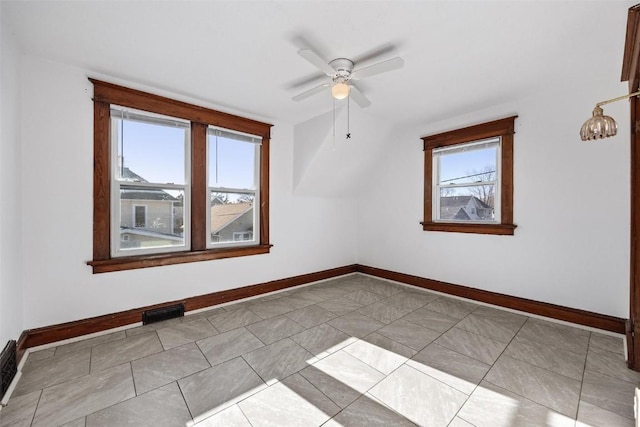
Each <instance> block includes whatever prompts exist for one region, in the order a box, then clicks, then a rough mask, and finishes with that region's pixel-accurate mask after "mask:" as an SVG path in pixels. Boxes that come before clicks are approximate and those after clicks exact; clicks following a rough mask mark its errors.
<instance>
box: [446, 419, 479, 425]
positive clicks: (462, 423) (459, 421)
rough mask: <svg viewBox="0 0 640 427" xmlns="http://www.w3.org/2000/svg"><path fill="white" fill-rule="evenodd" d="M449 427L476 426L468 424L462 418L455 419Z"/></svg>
mask: <svg viewBox="0 0 640 427" xmlns="http://www.w3.org/2000/svg"><path fill="white" fill-rule="evenodd" d="M447 427H474V425H473V424H471V423H468V422H466V421H465V420H463V419H462V418H459V417H455V418H454V419H453V421H451V422H450V423H449V425H448V426H447Z"/></svg>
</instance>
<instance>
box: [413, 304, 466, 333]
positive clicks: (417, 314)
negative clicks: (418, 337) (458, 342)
mask: <svg viewBox="0 0 640 427" xmlns="http://www.w3.org/2000/svg"><path fill="white" fill-rule="evenodd" d="M426 307H429V306H428V305H427V306H426ZM403 319H404V320H407V321H409V322H411V323H415V324H416V325H420V326H424V327H425V328H429V329H431V330H433V331H436V332H440V333H443V332H446V331H448V330H449V329H451V328H452V327H453V325H455V324H456V323H458V322H459V319H457V318H455V317H452V316H449V315H447V314H443V313H438V312H437V311H431V310H428V309H427V308H419V309H417V310H415V311H413V312H411V313H409V314H407V315H406V316H404V317H403Z"/></svg>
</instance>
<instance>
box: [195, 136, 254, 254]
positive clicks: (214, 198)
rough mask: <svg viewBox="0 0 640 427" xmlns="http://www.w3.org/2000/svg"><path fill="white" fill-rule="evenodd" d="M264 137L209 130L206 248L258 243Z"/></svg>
mask: <svg viewBox="0 0 640 427" xmlns="http://www.w3.org/2000/svg"><path fill="white" fill-rule="evenodd" d="M260 141H261V138H259V137H257V136H253V135H246V134H242V133H238V132H232V131H229V130H227V129H220V128H216V127H212V126H210V127H209V128H208V130H207V152H208V168H207V174H208V183H209V184H208V187H209V188H208V191H209V193H208V194H209V210H208V213H209V221H208V226H209V233H208V235H209V236H210V239H209V241H208V244H207V246H208V247H211V248H215V247H220V246H233V245H246V244H255V243H256V240H255V238H254V236H258V235H259V230H258V227H259V223H260V222H259V218H258V213H259V210H258V209H254V206H258V205H259V203H260V201H259V194H260V193H259V187H260V169H259V166H260V162H259V161H258V160H259V158H260Z"/></svg>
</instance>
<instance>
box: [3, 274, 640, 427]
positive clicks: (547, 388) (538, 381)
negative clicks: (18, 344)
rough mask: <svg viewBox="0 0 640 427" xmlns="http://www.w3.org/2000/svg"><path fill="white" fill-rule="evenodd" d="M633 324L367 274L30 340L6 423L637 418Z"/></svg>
mask: <svg viewBox="0 0 640 427" xmlns="http://www.w3.org/2000/svg"><path fill="white" fill-rule="evenodd" d="M636 385H640V374H639V373H637V372H633V371H630V370H628V369H627V368H626V366H625V363H624V357H623V345H622V339H621V338H620V337H615V336H610V335H606V334H600V333H596V332H589V331H585V330H584V329H579V328H573V327H570V326H565V325H560V324H558V323H553V322H547V321H544V320H540V319H534V318H529V317H527V316H523V315H519V314H514V313H510V312H507V311H504V310H497V309H494V308H490V307H486V306H480V305H477V304H473V303H471V302H466V301H461V300H458V299H453V298H449V297H446V296H441V295H439V294H435V293H431V292H427V291H423V290H420V289H414V288H410V287H406V286H401V285H397V284H393V283H390V282H386V281H382V280H377V279H374V278H371V277H368V276H364V275H350V276H344V277H341V278H338V279H334V280H330V281H326V282H322V283H318V284H315V285H312V286H308V287H302V288H298V289H293V290H290V291H286V292H281V293H277V294H272V295H267V296H265V297H262V298H259V299H254V300H249V301H243V302H239V303H237V304H233V305H227V306H224V307H216V308H212V309H211V310H209V311H207V312H203V313H198V314H196V315H193V316H186V317H184V318H181V319H173V320H171V321H167V322H164V323H161V324H152V325H147V326H142V327H137V328H132V329H128V330H126V331H120V332H115V333H111V334H106V335H102V336H99V337H96V338H91V339H87V340H83V341H79V342H75V343H72V344H66V345H61V346H58V347H57V348H48V349H45V350H41V351H38V352H34V353H31V354H30V355H29V358H28V360H27V362H26V364H25V366H24V369H23V373H22V379H21V380H20V382H19V384H18V386H17V387H16V390H15V391H14V393H13V395H12V397H11V399H10V400H9V403H8V406H7V407H6V408H4V409H3V410H2V411H0V425H1V426H2V427H7V426H12V427H17V426H47V427H52V426H61V425H62V426H66V427H83V426H87V427H88V426H118V427H119V426H124V425H132V426H154V427H159V426H176V427H180V426H184V427H186V426H194V425H195V426H200V427H205V426H209V427H211V426H226V427H234V426H253V427H257V426H278V427H286V426H304V427H312V426H321V425H324V426H332V427H338V426H366V427H368V426H385V427H389V426H413V425H421V426H430V427H431V426H452V427H465V426H467V427H468V426H491V427H499V426H545V425H549V426H572V427H587V426H607V427H615V426H632V425H633V403H632V402H633V392H634V388H635V386H636Z"/></svg>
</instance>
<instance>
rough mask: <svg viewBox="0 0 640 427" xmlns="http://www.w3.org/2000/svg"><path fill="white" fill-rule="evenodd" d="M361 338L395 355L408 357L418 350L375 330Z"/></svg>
mask: <svg viewBox="0 0 640 427" xmlns="http://www.w3.org/2000/svg"><path fill="white" fill-rule="evenodd" d="M362 340H363V341H366V342H368V343H370V344H373V345H375V346H377V347H380V348H383V349H385V350H387V351H390V352H392V353H395V354H397V355H400V356H404V357H406V358H407V359H410V358H411V357H413V356H414V355H415V354H416V353H417V352H418V350H414V349H412V348H411V347H407V346H406V345H404V344H400V343H399V342H397V341H394V340H392V339H391V338H389V337H385V336H384V335H380V334H379V333H377V332H374V333H372V334H370V335H367V336H366V337H364V338H362Z"/></svg>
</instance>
